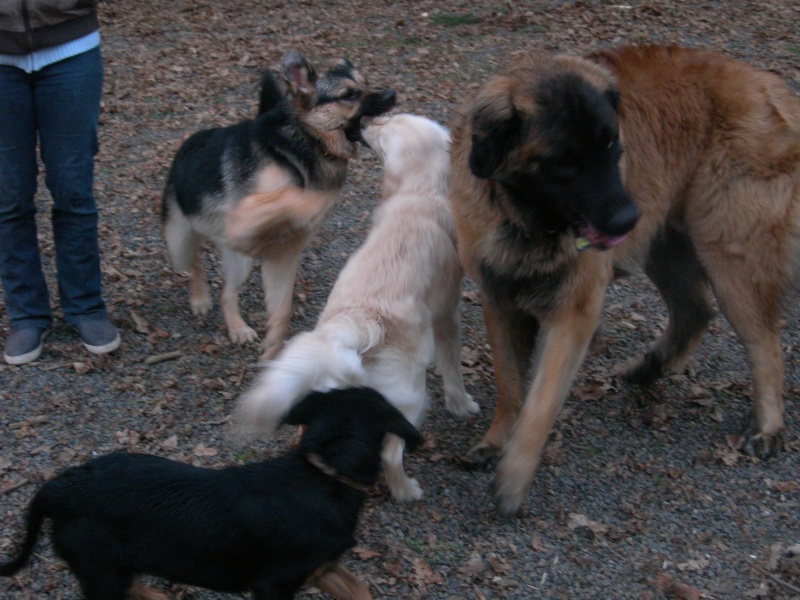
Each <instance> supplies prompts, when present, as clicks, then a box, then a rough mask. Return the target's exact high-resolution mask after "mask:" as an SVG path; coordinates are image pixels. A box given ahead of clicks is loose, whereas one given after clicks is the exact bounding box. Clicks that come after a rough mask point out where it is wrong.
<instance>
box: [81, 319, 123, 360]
mask: <svg viewBox="0 0 800 600" xmlns="http://www.w3.org/2000/svg"><path fill="white" fill-rule="evenodd" d="M75 329H77V330H78V335H80V336H81V339H82V340H83V345H84V346H86V349H87V350H88V351H89V352H94V353H95V354H106V353H107V352H113V351H114V350H116V349H117V348H119V343H120V337H119V332H118V331H117V328H116V327H114V325H113V324H112V323H111V321H109V320H108V319H93V320H91V321H78V322H77V323H76V324H75Z"/></svg>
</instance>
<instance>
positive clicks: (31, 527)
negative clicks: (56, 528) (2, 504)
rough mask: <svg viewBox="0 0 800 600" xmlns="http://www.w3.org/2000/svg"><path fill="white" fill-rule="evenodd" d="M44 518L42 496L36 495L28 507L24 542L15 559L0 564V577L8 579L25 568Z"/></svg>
mask: <svg viewBox="0 0 800 600" xmlns="http://www.w3.org/2000/svg"><path fill="white" fill-rule="evenodd" d="M46 516H47V510H46V509H45V507H44V499H43V497H42V494H41V493H39V494H36V496H35V497H34V499H33V501H32V502H31V504H30V506H29V507H28V531H27V532H26V533H25V541H24V542H23V543H22V548H20V551H19V554H18V555H17V556H16V558H14V559H12V560H10V561H9V562H6V563H0V576H2V577H10V576H11V575H14V574H15V573H16V572H17V571H19V570H20V569H21V568H22V567H24V566H25V564H26V563H27V562H28V559H29V558H30V556H31V552H33V547H34V545H36V540H37V539H38V538H39V532H40V531H41V530H42V521H44V519H45V517H46Z"/></svg>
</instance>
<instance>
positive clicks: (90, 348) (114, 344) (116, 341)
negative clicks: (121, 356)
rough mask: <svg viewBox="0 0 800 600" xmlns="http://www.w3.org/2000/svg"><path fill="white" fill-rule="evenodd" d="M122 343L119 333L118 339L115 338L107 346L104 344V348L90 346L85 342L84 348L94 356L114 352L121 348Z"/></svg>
mask: <svg viewBox="0 0 800 600" xmlns="http://www.w3.org/2000/svg"><path fill="white" fill-rule="evenodd" d="M121 341H122V338H120V335H119V333H117V337H115V338H114V339H113V340H111V341H110V342H108V343H107V344H103V345H102V346H90V345H89V344H87V343H86V342H83V346H84V348H86V349H87V350H88V351H89V352H91V353H92V354H108V353H109V352H113V351H114V350H116V349H117V348H119V344H120V342H121Z"/></svg>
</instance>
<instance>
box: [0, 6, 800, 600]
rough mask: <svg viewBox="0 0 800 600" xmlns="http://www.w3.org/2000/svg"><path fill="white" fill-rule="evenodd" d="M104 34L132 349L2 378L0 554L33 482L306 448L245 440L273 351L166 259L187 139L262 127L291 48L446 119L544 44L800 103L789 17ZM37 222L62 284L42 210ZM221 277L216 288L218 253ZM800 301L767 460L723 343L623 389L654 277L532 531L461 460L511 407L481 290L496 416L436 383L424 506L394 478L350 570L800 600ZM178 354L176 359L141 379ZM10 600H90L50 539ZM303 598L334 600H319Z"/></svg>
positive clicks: (162, 19)
mask: <svg viewBox="0 0 800 600" xmlns="http://www.w3.org/2000/svg"><path fill="white" fill-rule="evenodd" d="M101 16H102V21H103V28H102V32H103V38H104V42H103V49H104V57H105V71H106V83H105V95H104V105H103V106H104V110H103V115H102V117H101V124H102V127H101V146H102V148H101V153H100V155H99V156H98V162H97V182H96V183H97V185H96V188H97V194H98V199H99V203H100V207H101V223H102V224H101V248H102V251H103V261H104V283H105V290H106V296H107V300H108V303H109V305H110V309H111V311H112V318H113V320H114V321H115V323H116V324H117V325H118V326H119V327H120V329H121V332H122V335H123V346H122V348H121V349H120V350H119V351H118V352H116V353H114V354H113V355H112V356H106V357H95V356H89V355H88V354H87V353H86V352H85V351H84V350H83V349H82V347H81V346H80V344H79V342H78V340H77V337H76V335H75V334H74V332H73V331H72V330H71V329H70V328H69V327H67V326H66V325H65V324H64V323H63V322H62V321H57V322H56V325H55V328H54V331H53V333H52V334H51V336H50V337H49V338H48V340H47V343H46V350H45V352H44V353H43V355H42V357H41V359H40V360H38V361H37V362H36V363H34V364H31V365H28V366H24V367H22V368H15V367H7V366H0V515H2V528H0V555H2V556H8V555H9V554H10V553H11V552H12V550H13V549H14V548H15V545H16V542H17V540H18V537H19V535H20V531H21V528H22V517H23V513H24V509H25V506H26V504H27V502H28V501H29V499H30V498H31V496H32V495H33V493H34V492H35V490H36V488H37V486H38V485H39V484H40V483H41V482H43V481H44V480H46V479H47V478H48V477H50V476H52V475H53V474H54V473H56V472H57V471H59V470H60V469H62V468H64V467H65V466H69V465H75V464H80V463H81V462H83V461H84V460H85V459H87V458H89V457H90V456H93V455H95V454H101V453H105V452H108V451H110V450H113V449H120V448H128V449H131V450H135V451H144V452H151V453H155V454H159V455H162V456H167V457H170V458H175V459H179V460H184V461H187V462H192V463H194V464H198V465H205V466H221V465H226V464H233V463H236V462H242V461H248V460H257V459H260V458H263V457H265V456H274V455H277V454H279V453H280V452H282V451H283V450H284V449H285V448H287V447H288V445H289V444H290V443H291V436H292V434H291V432H283V433H280V434H279V435H278V436H277V438H276V439H275V440H272V441H269V442H258V443H252V444H250V443H245V442H242V440H237V439H235V438H234V437H233V436H232V435H231V431H230V428H229V415H230V413H231V410H232V408H233V403H234V400H235V398H236V397H237V395H238V394H239V393H240V392H241V391H242V390H243V389H244V388H245V387H246V386H247V385H248V383H249V382H250V381H251V380H252V378H253V376H254V374H255V373H256V365H255V360H256V358H257V355H258V349H257V347H256V346H254V345H249V346H244V347H239V346H234V345H232V344H230V343H229V342H228V341H227V339H226V336H225V332H224V328H223V323H222V317H221V314H220V312H219V309H218V308H215V309H214V310H213V311H212V312H211V314H210V315H209V316H208V317H207V318H204V319H197V318H195V317H193V316H192V315H191V313H190V311H189V308H188V302H187V295H186V278H185V276H183V275H181V274H176V273H174V272H172V270H171V269H170V268H169V266H168V264H167V262H166V258H165V253H164V247H163V243H162V240H161V236H160V228H159V220H158V212H157V207H158V202H159V199H160V193H161V189H162V187H163V183H164V179H165V175H166V170H167V168H168V165H169V162H170V160H171V158H172V156H173V154H174V152H175V150H176V149H177V147H178V146H179V144H180V142H181V141H182V139H184V138H185V137H186V136H187V135H188V134H190V133H191V132H193V131H195V130H197V129H198V128H201V127H209V126H212V125H218V124H229V123H232V122H235V121H237V120H240V119H242V118H245V117H247V116H249V115H252V114H253V112H254V111H255V107H256V88H257V83H258V74H259V71H260V70H261V69H262V68H264V67H265V66H269V67H272V68H275V67H276V66H277V64H278V61H279V60H280V57H281V55H282V54H283V53H284V52H285V51H286V50H287V49H289V48H292V47H294V48H298V49H300V50H303V51H304V52H306V53H307V55H308V56H309V57H311V58H320V59H322V58H330V57H337V56H347V57H349V58H350V59H351V60H352V61H353V62H354V63H355V64H357V65H358V66H359V67H361V68H362V70H363V71H364V72H365V73H366V74H367V76H368V77H369V78H370V79H371V80H372V81H374V82H378V83H382V84H385V85H389V86H392V87H394V88H395V89H397V90H398V92H399V96H400V100H401V105H402V109H403V110H407V111H411V112H418V113H421V114H425V115H428V116H431V117H433V118H436V119H438V120H440V121H442V122H447V121H448V120H449V115H450V114H451V111H452V109H453V108H454V107H455V106H456V105H457V103H458V102H460V101H461V100H462V99H463V98H464V97H465V96H467V95H468V94H469V93H471V92H472V91H473V90H474V89H475V88H477V86H478V85H480V83H481V82H483V81H485V80H486V79H487V78H488V77H489V76H490V75H491V74H492V73H494V72H496V71H497V70H499V69H500V68H502V67H503V66H504V65H505V64H506V63H507V62H508V61H509V60H510V59H511V57H512V56H513V54H514V53H515V52H518V51H520V50H522V49H527V48H533V49H539V50H545V51H559V52H570V53H580V52H585V51H588V50H590V49H593V48H597V47H600V46H607V45H611V44H618V43H641V42H648V41H653V42H662V43H679V44H686V45H693V46H702V47H708V48H715V49H719V50H723V51H725V52H727V53H728V54H730V55H732V56H735V57H738V58H742V59H745V60H748V61H750V62H752V63H753V64H755V65H757V66H759V67H762V68H765V69H772V70H774V71H776V72H777V73H779V74H780V75H781V76H782V77H783V78H784V80H786V81H787V82H788V83H789V85H790V86H791V87H792V88H793V89H794V90H795V91H796V92H797V91H798V90H799V89H800V41H798V40H800V8H799V7H798V6H797V4H796V3H792V2H788V1H787V2H780V1H769V0H768V1H759V2H749V1H740V2H719V1H705V2H702V3H690V2H684V1H671V2H658V1H655V0H654V1H650V2H638V1H636V2H630V3H628V4H613V3H608V2H576V3H573V2H559V1H555V0H550V1H540V2H501V1H500V0H498V1H497V2H496V3H481V2H475V1H472V0H463V1H459V0H446V1H441V2H432V1H423V2H407V1H402V2H393V1H391V0H386V2H380V3H364V4H362V5H361V6H359V7H358V8H356V6H355V3H352V4H351V3H335V2H322V1H309V0H306V1H301V2H296V3H294V2H292V3H290V2H255V1H250V0H234V1H232V2H228V3H215V2H197V1H191V0H175V1H173V2H169V3H166V2H156V0H138V1H134V0H119V1H117V2H114V3H105V5H104V6H103V7H102V10H101ZM40 187H41V188H42V189H44V185H43V184H42V185H41V186H40ZM379 188H380V169H379V165H378V163H377V161H376V160H375V159H374V158H373V157H371V156H369V155H368V152H366V151H364V152H362V156H361V157H360V158H359V159H358V160H356V161H354V163H353V165H352V170H351V172H350V176H349V180H348V184H347V186H346V187H345V189H344V190H343V192H342V193H341V195H340V203H339V205H338V206H337V207H336V208H335V209H334V210H333V211H332V213H331V214H330V216H329V218H328V219H327V221H326V223H325V226H324V228H323V230H322V232H321V233H320V235H319V236H318V237H317V239H316V240H315V241H314V243H313V244H312V246H311V248H310V249H309V250H308V251H307V252H306V254H305V255H304V258H303V261H302V264H301V267H300V273H299V279H298V282H297V286H296V296H297V302H296V310H295V318H294V320H293V323H292V333H296V332H299V331H302V330H305V329H308V328H310V327H312V326H313V323H314V321H315V319H316V316H317V315H318V313H319V311H320V309H321V306H322V305H323V303H324V300H325V297H326V294H327V292H328V291H329V290H330V287H331V285H332V282H333V280H334V279H335V276H336V274H337V273H338V271H339V269H340V268H341V266H342V265H343V263H344V261H345V259H346V257H347V256H348V255H349V254H350V253H351V252H352V251H353V249H354V248H355V247H357V245H358V244H359V243H360V242H361V240H362V239H363V238H364V235H365V232H366V230H367V228H368V225H369V217H370V214H371V211H372V209H373V208H374V206H375V201H376V199H377V197H378V195H379ZM40 202H41V208H42V210H41V213H40V216H41V217H42V221H41V225H42V244H43V247H44V254H45V256H44V259H45V263H46V268H47V269H48V276H49V277H50V281H51V283H52V284H53V289H55V284H54V280H53V277H52V269H53V248H52V235H51V232H50V231H49V225H48V223H47V216H48V214H49V205H48V204H49V201H48V198H47V195H46V193H44V192H43V193H42V194H41V198H40ZM207 258H208V260H207V263H208V265H209V268H210V272H211V276H212V282H213V288H214V290H215V292H216V293H217V294H218V293H219V289H220V285H219V284H220V282H219V278H218V273H217V270H216V258H215V257H214V256H213V254H212V253H209V254H208V256H207ZM262 298H263V295H262V292H261V286H260V281H259V278H258V277H257V273H256V271H254V273H253V276H252V278H251V280H250V281H249V282H248V285H247V288H246V290H245V292H244V294H243V298H242V304H243V308H244V311H243V312H244V314H245V315H246V318H247V319H248V320H249V321H250V322H251V324H254V325H255V326H256V328H257V329H259V330H260V331H261V333H263V323H264V315H263V308H262ZM799 300H800V298H798V294H797V293H794V294H792V295H791V296H790V298H789V302H788V310H787V311H786V319H785V329H784V337H783V342H784V353H785V357H786V362H787V372H786V388H785V396H786V399H787V415H786V416H787V425H788V437H787V441H788V444H787V446H788V447H787V451H786V452H785V453H783V454H782V455H781V456H779V457H777V458H775V459H773V460H770V461H768V462H761V461H758V460H754V459H750V458H747V457H744V456H742V455H740V454H739V453H738V452H736V451H734V450H733V449H732V448H731V446H730V444H729V441H728V440H729V439H730V437H731V436H732V435H733V434H735V433H736V432H737V431H738V430H739V428H740V426H741V424H742V422H743V420H744V418H745V415H746V414H747V410H748V405H749V397H750V388H749V386H750V382H749V376H748V372H747V367H746V364H745V362H744V353H743V350H742V347H741V346H740V344H739V343H738V342H737V340H736V339H735V337H734V335H733V333H732V332H731V329H730V327H729V325H728V323H727V322H726V321H725V320H724V319H723V318H722V317H718V318H717V319H715V320H714V321H713V323H712V326H711V330H710V332H709V334H708V335H707V336H706V337H705V338H704V341H703V342H702V344H701V345H700V347H699V349H698V351H697V352H696V354H695V356H694V358H693V360H692V361H691V363H690V365H689V367H688V369H687V370H686V371H685V372H684V373H681V374H677V375H674V376H671V377H669V378H667V379H665V380H663V381H662V382H660V383H658V384H657V385H655V386H653V387H652V388H649V389H647V390H642V389H639V388H635V387H632V386H628V385H626V384H625V383H623V382H622V381H620V380H619V379H618V378H617V377H616V376H615V373H616V369H617V368H618V367H619V366H620V365H622V364H624V363H626V362H627V361H629V360H630V359H631V358H632V357H634V356H637V355H639V354H641V353H642V352H643V350H644V349H645V348H646V345H647V344H648V343H649V342H650V341H651V340H652V339H653V337H654V336H655V335H656V334H657V333H658V332H659V331H660V329H661V328H662V327H663V325H664V321H665V313H664V310H663V306H662V305H661V303H660V302H659V301H658V299H657V297H656V296H655V294H654V291H653V288H652V286H651V285H650V284H649V283H648V282H647V281H645V280H643V279H636V278H634V279H628V280H626V281H623V282H620V283H619V284H617V285H615V286H614V288H613V289H612V290H611V291H610V293H609V297H608V301H607V307H606V311H605V313H604V324H605V337H604V340H603V342H602V343H601V344H600V345H599V347H598V348H596V349H595V351H594V352H593V353H592V355H591V356H590V357H589V358H588V360H587V361H586V363H585V365H584V366H583V368H582V369H581V371H580V373H579V376H578V379H577V381H576V383H575V387H574V389H573V392H572V394H571V396H570V398H569V400H568V402H567V404H566V407H565V409H564V411H563V413H562V415H561V416H560V418H559V420H558V423H557V425H556V427H555V429H554V431H553V433H552V435H551V439H550V441H549V444H548V446H547V449H546V453H545V459H544V463H543V464H542V466H541V467H540V468H539V471H538V473H537V476H536V479H535V481H534V484H533V487H532V489H531V491H530V494H529V496H528V500H527V503H526V505H525V511H524V514H523V515H522V516H521V517H519V518H514V519H508V518H505V517H502V516H500V515H499V514H498V513H497V512H496V511H495V510H494V507H493V505H492V502H491V498H490V495H489V493H488V490H487V488H488V484H489V481H490V479H491V473H490V472H483V471H468V470H465V469H463V468H462V466H461V464H460V461H459V456H461V455H462V454H463V453H464V452H466V451H467V450H468V449H469V448H470V447H471V445H472V444H474V443H475V442H477V441H478V440H479V439H480V437H481V435H482V433H483V432H484V431H485V429H486V428H487V427H488V425H489V423H490V421H491V415H492V410H493V402H494V397H495V391H494V384H493V380H492V368H491V361H490V357H489V354H488V347H487V346H486V339H485V333H484V329H483V324H482V321H481V316H480V310H479V307H478V305H477V303H476V301H475V293H474V287H473V286H472V285H471V283H470V282H467V283H466V284H465V292H464V303H463V315H464V333H463V339H464V369H465V373H466V378H467V387H468V389H469V391H470V392H471V393H472V394H473V396H474V397H475V398H476V399H477V400H478V401H479V403H480V404H481V407H482V412H481V414H480V415H479V416H478V417H475V418H472V419H469V420H464V421H458V420H454V419H453V418H452V417H450V416H449V415H448V414H446V413H445V411H444V410H443V407H442V402H441V393H440V392H441V389H440V385H439V379H438V376H436V375H435V374H434V373H431V377H430V382H431V409H430V411H429V415H428V418H427V420H426V421H425V422H424V424H423V425H422V430H423V433H424V434H425V436H426V438H427V443H426V444H425V446H424V448H423V449H421V450H420V451H419V452H417V453H416V454H414V455H411V456H410V457H409V458H408V461H407V462H408V471H409V472H410V473H412V474H413V475H414V476H415V477H417V478H418V479H419V481H420V483H421V484H422V486H423V488H424V490H425V497H424V498H423V500H422V501H420V502H418V503H415V504H408V505H403V504H398V503H396V502H394V501H391V500H390V499H389V498H388V492H387V490H386V488H385V486H383V485H382V484H381V485H380V486H379V488H378V490H377V491H376V494H375V495H374V497H372V498H370V500H369V501H368V503H367V505H366V508H365V511H364V514H363V518H362V521H361V526H360V528H359V531H358V533H357V538H358V540H359V544H360V545H359V547H358V548H357V549H356V550H355V551H353V552H350V553H348V554H347V555H346V556H345V559H344V560H345V563H346V564H347V566H348V567H349V568H350V569H351V570H353V571H354V572H355V573H357V574H358V575H359V576H361V577H362V578H363V579H364V580H365V581H366V583H367V584H368V585H369V587H370V589H371V590H372V592H373V594H374V596H375V597H376V598H431V599H434V598H436V599H450V600H456V599H473V598H474V599H478V600H482V599H490V598H569V599H573V598H574V599H578V598H651V599H655V598H687V599H693V598H720V599H721V598H784V599H785V598H800V593H798V588H800V559H798V558H797V553H795V554H794V555H793V554H792V546H797V545H798V543H800V524H798V513H799V512H800V511H799V510H798V506H799V505H800V464H799V463H798V447H800V443H798V430H800V418H799V416H800V415H799V414H798V413H799V412H800V409H799V408H798V404H797V402H796V399H797V397H798V391H800V360H798V357H800V341H799V340H800V336H799V335H798V332H799V331H800V310H798V306H799V305H800V301H799ZM0 311H2V304H0ZM2 322H3V327H7V322H6V320H5V318H3V320H2ZM174 351H177V352H180V357H179V358H177V359H174V360H169V361H164V362H159V363H156V364H152V365H149V364H147V362H146V359H147V358H148V357H151V356H154V355H158V354H163V353H167V352H174ZM796 550H798V551H800V549H796ZM158 583H159V584H161V585H164V584H163V582H158ZM792 587H793V588H794V590H792ZM174 591H175V592H176V594H177V595H178V596H179V597H183V598H188V597H190V596H192V597H194V598H198V599H210V598H223V597H225V596H223V595H220V594H214V593H211V592H207V591H203V590H196V589H192V590H188V589H186V588H176V589H175V590H174ZM0 597H2V598H8V599H15V600H16V599H19V600H21V599H34V598H53V599H66V598H77V597H79V593H78V590H77V587H76V585H75V582H74V579H73V578H72V576H71V575H70V574H69V572H68V571H67V570H66V569H65V567H64V565H63V563H61V562H60V561H59V560H58V559H56V558H55V557H54V556H53V554H52V551H51V549H50V547H49V544H40V545H39V546H38V549H37V552H36V554H35V557H34V559H33V561H32V564H31V565H30V566H29V567H28V568H26V569H25V570H23V571H22V572H21V573H20V574H19V575H18V576H16V577H14V578H11V579H5V580H2V581H0ZM301 597H303V598H312V597H321V596H320V594H319V593H318V592H316V591H315V590H308V591H307V592H303V594H301Z"/></svg>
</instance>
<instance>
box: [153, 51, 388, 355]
mask: <svg viewBox="0 0 800 600" xmlns="http://www.w3.org/2000/svg"><path fill="white" fill-rule="evenodd" d="M281 72H282V74H283V79H284V80H285V82H286V84H287V85H288V91H287V94H286V96H285V97H283V95H282V93H281V90H280V89H279V88H278V85H277V83H276V82H275V80H274V79H273V77H272V75H271V74H269V73H265V75H264V78H263V81H262V86H261V97H260V105H259V114H258V116H257V117H256V118H255V119H251V120H247V121H243V122H241V123H238V124H236V125H232V126H229V127H218V128H215V129H206V130H203V131H199V132H197V133H195V134H194V135H192V136H191V137H190V138H189V139H187V140H186V142H184V144H183V145H182V146H181V147H180V148H179V150H178V152H177V155H176V156H175V159H174V161H173V163H172V167H171V169H170V172H169V176H168V179H167V184H166V188H165V190H164V197H163V205H162V220H163V225H164V237H165V240H166V245H167V250H168V253H169V256H170V258H171V261H172V264H173V266H174V267H175V268H176V269H178V270H182V271H188V272H189V303H190V305H191V308H192V312H194V313H195V314H200V315H203V314H206V313H207V312H208V311H209V309H210V308H211V295H210V292H209V286H208V282H207V280H206V276H205V273H204V269H203V266H202V256H201V253H200V250H201V244H202V241H203V239H209V240H212V241H213V242H214V243H215V244H216V245H217V247H218V248H219V252H220V255H221V259H222V276H223V279H224V286H223V290H222V314H223V316H224V318H225V323H226V325H227V327H228V334H229V335H230V338H231V340H233V341H234V342H238V343H245V342H250V341H255V340H256V339H258V335H257V334H256V332H255V331H254V330H253V329H252V328H251V327H250V326H248V325H247V323H245V321H244V320H243V319H242V315H241V313H240V311H239V290H240V288H241V286H242V284H243V283H244V281H245V280H246V279H247V276H248V275H249V273H250V270H251V269H252V266H253V259H254V258H259V259H261V276H262V280H263V284H264V293H265V299H266V306H267V312H268V315H269V316H268V320H267V329H268V332H267V335H266V337H265V339H264V342H263V345H262V359H264V360H267V359H269V358H272V357H273V356H274V355H275V354H276V353H277V352H278V350H279V349H280V347H281V343H282V342H283V339H284V337H285V336H286V331H287V330H288V328H289V321H290V318H291V312H292V294H293V291H294V280H295V276H296V273H297V267H298V264H299V262H300V255H301V253H302V251H303V249H304V248H305V247H306V245H307V244H308V242H309V240H310V239H311V237H312V236H313V235H314V233H315V232H316V231H317V229H318V228H319V226H320V224H321V222H322V220H323V217H324V216H325V214H326V212H327V211H328V209H329V208H330V207H331V205H332V204H333V201H334V199H335V197H336V194H337V192H338V191H339V189H340V188H341V187H342V185H343V184H344V181H345V176H346V173H347V162H348V160H349V159H351V158H353V157H354V156H355V155H356V151H357V145H356V143H357V142H358V141H359V139H360V122H361V118H362V117H365V116H377V115H381V114H383V113H385V112H387V111H388V110H390V109H391V108H392V107H393V106H394V104H395V93H394V91H392V90H386V89H381V88H376V87H371V86H370V85H369V84H368V83H367V80H366V79H365V78H364V76H363V75H362V74H361V73H359V71H357V70H356V68H355V67H354V66H353V65H352V64H351V63H350V62H349V61H347V60H341V61H339V62H337V63H335V64H333V65H332V66H331V67H330V68H328V69H327V70H326V71H325V72H324V73H323V74H322V75H321V76H317V74H316V71H315V70H314V68H313V67H312V66H311V65H310V64H309V63H308V62H307V61H306V59H305V58H304V57H303V56H302V55H301V54H299V53H297V52H290V53H288V54H287V55H286V56H284V57H283V60H282V62H281ZM253 193H259V194H260V196H259V199H260V200H259V203H258V204H255V205H249V204H248V205H242V204H241V201H242V199H243V198H244V197H246V196H248V195H249V194H253ZM229 226H230V229H229Z"/></svg>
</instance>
